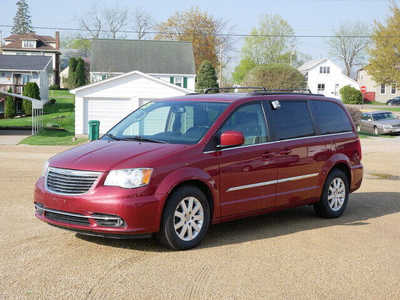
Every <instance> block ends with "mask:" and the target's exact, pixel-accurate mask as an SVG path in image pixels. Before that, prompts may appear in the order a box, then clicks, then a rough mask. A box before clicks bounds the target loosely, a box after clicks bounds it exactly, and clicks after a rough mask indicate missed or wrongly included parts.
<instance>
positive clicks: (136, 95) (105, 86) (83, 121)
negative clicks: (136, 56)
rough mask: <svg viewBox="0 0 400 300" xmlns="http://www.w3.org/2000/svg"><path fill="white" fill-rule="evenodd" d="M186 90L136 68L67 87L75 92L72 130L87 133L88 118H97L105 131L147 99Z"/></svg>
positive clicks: (186, 91) (188, 91) (180, 94)
mask: <svg viewBox="0 0 400 300" xmlns="http://www.w3.org/2000/svg"><path fill="white" fill-rule="evenodd" d="M190 92H191V91H190V90H187V89H184V88H181V87H179V86H176V85H174V84H170V83H168V82H166V81H164V80H161V79H158V78H155V77H153V76H150V75H147V74H144V73H142V72H139V71H133V72H130V73H126V74H123V75H120V76H117V77H113V78H110V79H107V80H103V81H100V82H96V83H93V84H90V85H86V86H83V87H80V88H77V89H75V90H72V91H71V93H73V94H75V134H76V135H87V134H88V122H89V121H90V120H99V121H100V133H105V132H107V131H108V130H109V129H110V128H111V127H112V126H114V125H115V124H116V123H118V122H119V121H120V120H121V119H122V118H123V117H125V116H126V115H128V114H129V113H130V112H132V111H134V110H135V109H137V108H138V107H139V106H140V105H142V104H144V103H146V102H147V101H149V100H151V99H156V98H165V97H173V96H182V95H185V94H188V93H190Z"/></svg>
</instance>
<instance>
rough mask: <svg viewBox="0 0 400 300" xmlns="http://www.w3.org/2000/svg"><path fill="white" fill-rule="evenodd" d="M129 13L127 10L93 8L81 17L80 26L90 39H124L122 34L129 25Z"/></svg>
mask: <svg viewBox="0 0 400 300" xmlns="http://www.w3.org/2000/svg"><path fill="white" fill-rule="evenodd" d="M128 14H129V11H128V9H126V8H121V7H119V6H116V7H98V6H96V5H95V6H93V7H92V8H91V10H90V11H89V12H87V13H86V14H85V15H83V16H81V17H80V18H79V19H78V21H79V26H80V28H81V30H83V31H85V32H86V34H87V35H88V37H89V38H92V39H98V38H112V39H116V38H122V37H125V35H124V34H121V31H123V30H124V29H125V28H126V27H127V25H128Z"/></svg>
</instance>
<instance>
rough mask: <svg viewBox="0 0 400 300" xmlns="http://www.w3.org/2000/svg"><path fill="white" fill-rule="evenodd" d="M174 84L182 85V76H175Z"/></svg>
mask: <svg viewBox="0 0 400 300" xmlns="http://www.w3.org/2000/svg"><path fill="white" fill-rule="evenodd" d="M175 85H177V86H180V87H183V78H182V77H180V76H177V77H175Z"/></svg>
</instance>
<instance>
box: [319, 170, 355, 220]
mask: <svg viewBox="0 0 400 300" xmlns="http://www.w3.org/2000/svg"><path fill="white" fill-rule="evenodd" d="M348 200H349V180H348V178H347V176H346V174H345V173H344V172H343V171H341V170H339V169H334V170H332V172H331V173H329V175H328V177H327V179H326V181H325V184H324V190H323V193H322V196H321V200H320V201H319V202H318V203H316V204H314V210H315V212H316V213H317V215H319V216H320V217H324V218H337V217H340V216H341V215H342V214H343V212H344V211H345V209H346V206H347V202H348Z"/></svg>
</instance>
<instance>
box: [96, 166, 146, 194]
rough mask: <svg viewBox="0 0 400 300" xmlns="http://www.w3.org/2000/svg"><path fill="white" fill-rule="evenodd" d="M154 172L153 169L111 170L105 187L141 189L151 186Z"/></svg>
mask: <svg viewBox="0 0 400 300" xmlns="http://www.w3.org/2000/svg"><path fill="white" fill-rule="evenodd" d="M152 172H153V169H148V168H140V169H122V170H111V171H110V173H108V175H107V178H106V181H105V182H104V185H108V186H119V187H122V188H127V189H132V188H137V187H141V186H144V185H147V184H149V182H150V177H151V173H152Z"/></svg>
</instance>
